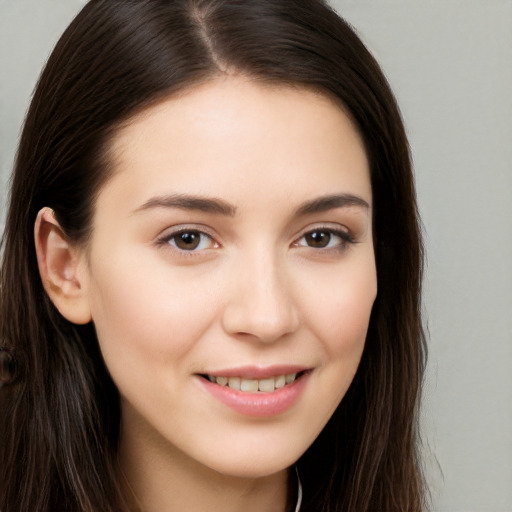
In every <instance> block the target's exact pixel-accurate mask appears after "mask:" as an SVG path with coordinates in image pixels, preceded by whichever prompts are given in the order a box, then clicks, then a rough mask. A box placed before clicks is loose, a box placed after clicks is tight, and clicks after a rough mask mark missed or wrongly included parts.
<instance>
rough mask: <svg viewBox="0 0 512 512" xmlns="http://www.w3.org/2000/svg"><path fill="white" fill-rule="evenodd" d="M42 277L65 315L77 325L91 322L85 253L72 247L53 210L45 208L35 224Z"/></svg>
mask: <svg viewBox="0 0 512 512" xmlns="http://www.w3.org/2000/svg"><path fill="white" fill-rule="evenodd" d="M34 238H35V245H36V254H37V263H38V266H39V274H40V275H41V280H42V282H43V286H44V289H45V290H46V293H47V294H48V296H49V297H50V299H51V301H52V302H53V304H54V305H55V307H56V308H57V309H58V310H59V312H60V313H61V315H62V316H63V317H64V318H66V319H67V320H69V321H70V322H73V323H75V324H86V323H89V322H90V321H91V311H90V308H89V300H88V296H87V286H86V285H87V273H86V268H87V265H86V261H85V255H84V250H83V248H81V247H78V246H77V245H76V244H74V245H73V244H71V243H70V241H69V240H68V239H67V237H66V235H65V234H64V231H63V230H62V229H61V227H60V225H59V223H58V222H57V219H56V218H55V215H54V213H53V210H51V209H50V208H43V209H42V210H41V211H40V212H39V213H38V214H37V218H36V222H35V225H34Z"/></svg>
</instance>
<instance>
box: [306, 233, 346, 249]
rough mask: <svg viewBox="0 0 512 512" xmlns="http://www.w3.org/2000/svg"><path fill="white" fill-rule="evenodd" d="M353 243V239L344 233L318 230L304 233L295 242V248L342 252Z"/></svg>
mask: <svg viewBox="0 0 512 512" xmlns="http://www.w3.org/2000/svg"><path fill="white" fill-rule="evenodd" d="M353 242H354V240H353V238H352V237H351V236H350V235H349V234H348V233H346V232H345V231H341V230H334V229H323V228H322V229H321V228H318V229H313V230H312V231H308V232H307V233H304V235H302V236H301V237H300V239H299V240H298V241H297V246H299V247H310V248H312V249H339V250H343V249H345V247H346V246H347V245H348V244H350V243H353Z"/></svg>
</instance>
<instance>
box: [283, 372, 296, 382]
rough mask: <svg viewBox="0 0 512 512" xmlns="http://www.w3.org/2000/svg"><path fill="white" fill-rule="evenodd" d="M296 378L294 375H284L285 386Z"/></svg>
mask: <svg viewBox="0 0 512 512" xmlns="http://www.w3.org/2000/svg"><path fill="white" fill-rule="evenodd" d="M296 376H297V374H296V373H289V374H288V375H286V376H285V380H286V384H290V383H291V382H293V381H294V380H295V377H296Z"/></svg>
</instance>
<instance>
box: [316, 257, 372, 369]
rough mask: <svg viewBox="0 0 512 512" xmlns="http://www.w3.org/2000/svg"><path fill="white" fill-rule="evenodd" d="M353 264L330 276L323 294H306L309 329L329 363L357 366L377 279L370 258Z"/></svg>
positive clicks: (318, 292) (319, 292)
mask: <svg viewBox="0 0 512 512" xmlns="http://www.w3.org/2000/svg"><path fill="white" fill-rule="evenodd" d="M357 263H358V264H357V265H354V266H347V267H346V268H345V269H342V270H341V271H340V272H332V273H331V274H330V277H329V279H328V280H327V279H326V280H325V282H326V283H328V287H327V291H324V292H323V293H322V292H321V291H320V290H319V289H316V291H315V292H314V293H310V294H309V304H308V308H307V309H308V317H309V319H310V325H311V326H312V328H313V330H314V331H315V334H316V336H317V338H318V339H320V340H322V342H323V347H324V350H325V351H326V355H327V357H328V358H329V359H330V360H333V359H334V360H335V359H336V358H342V359H343V360H344V361H345V362H346V363H348V361H350V359H357V362H358V361H359V357H360V355H361V353H362V350H363V347H364V343H365V339H366V333H367V330H368V323H369V319H370V314H371V311H372V307H373V303H374V301H375V297H376V295H377V278H376V271H375V264H374V259H373V255H371V257H368V258H367V260H366V261H365V260H362V261H358V262H357Z"/></svg>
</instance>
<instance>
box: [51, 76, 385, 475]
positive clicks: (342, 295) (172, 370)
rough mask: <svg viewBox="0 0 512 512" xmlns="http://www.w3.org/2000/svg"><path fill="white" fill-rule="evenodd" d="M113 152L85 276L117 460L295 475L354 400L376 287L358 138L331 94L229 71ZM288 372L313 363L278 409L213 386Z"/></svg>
mask: <svg viewBox="0 0 512 512" xmlns="http://www.w3.org/2000/svg"><path fill="white" fill-rule="evenodd" d="M110 149H111V150H110V157H111V159H112V163H113V165H114V171H115V172H114V175H113V177H112V178H111V179H110V180H109V181H108V182H107V183H106V184H105V185H104V186H103V187H102V189H101V190H100V192H99V195H98V197H97V202H96V204H95V213H94V219H93V226H92V237H91V241H90V244H89V245H88V247H87V249H86V250H83V251H82V253H81V255H80V263H79V265H78V271H77V275H78V276H79V280H80V287H81V290H82V292H81V293H82V295H81V297H82V298H81V299H80V300H81V303H80V304H81V306H80V307H82V308H83V310H86V311H88V312H89V314H90V318H91V319H92V321H93V322H94V325H95V327H96V331H97V335H98V340H99V344H100V347H101V351H102V354H103V357H104V359H105V363H106V365H107V367H108V369H109V372H110V373H111V375H112V378H113V380H114V382H115V384H116V386H117V387H118V389H119V392H120V396H121V408H122V418H123V419H122V441H121V453H122V454H123V453H125V460H127V461H132V463H134V464H135V463H136V464H145V462H144V461H145V457H146V455H142V454H144V453H145V454H151V455H150V456H149V455H148V456H147V457H148V459H151V461H152V464H153V466H156V467H164V466H166V464H168V461H169V460H171V461H175V462H174V463H175V464H181V465H182V467H185V466H186V467H188V468H194V469H193V470H194V471H197V472H198V473H201V472H202V473H203V474H209V473H212V474H214V473H215V474H218V475H224V476H228V477H237V478H239V477H242V478H252V479H254V478H263V477H268V476H269V475H278V474H281V475H282V474H283V472H285V471H286V468H288V467H289V466H291V465H293V464H294V462H296V461H297V459H298V458H299V457H300V456H301V455H302V453H303V452H304V451H305V450H306V449H307V448H308V447H309V446H310V445H311V443H312V442H313V441H314V439H315V438H316V437H317V436H318V434H319V433H320V431H321V430H322V429H323V427H324V426H325V424H326V423H327V421H328V420H329V418H330V417H331V415H332V414H333V412H334V410H335V409H336V407H337V406H338V405H339V403H340V401H341V400H342V398H343V396H344V394H345V392H346V391H347V388H348V386H349V385H350V383H351V381H352V379H353V376H354V374H355V372H356V370H357V367H358V364H359V361H360V358H361V354H362V351H363V348H364V343H365V337H366V332H367V328H368V322H369V317H370V312H371V309H372V305H373V302H374V300H375V297H376V293H377V284H376V283H377V280H376V269H375V259H374V247H373V238H372V223H371V219H372V190H371V185H370V175H369V166H368V160H367V157H366V154H365V150H364V147H363V143H362V140H361V137H360V136H359V134H358V132H357V130H356V129H355V127H354V125H353V123H352V122H351V120H350V119H349V117H348V116H347V115H346V114H345V113H344V112H343V110H342V108H340V106H339V105H338V104H337V103H336V102H335V101H333V100H332V99H330V98H329V97H327V96H326V95H323V94H320V93H316V92H313V91H310V90H305V89H302V88H292V87H288V86H279V85H272V86H270V85H262V84H258V83H256V82H254V81H251V80H248V79H246V78H241V77H228V78H216V79H213V80H211V81H210V82H207V83H205V84H202V85H198V86H195V87H193V88H190V89H189V90H187V91H185V92H183V93H181V94H180V95H179V96H174V97H170V98H168V99H167V100H165V101H162V102H160V103H159V104H157V105H155V106H152V107H151V108H149V109H148V110H146V111H144V112H142V113H141V114H139V115H138V116H137V117H135V118H134V119H132V120H131V122H130V123H129V124H127V125H126V126H125V127H123V128H122V129H121V130H120V131H119V132H118V133H117V134H116V135H115V137H114V139H113V141H112V145H111V148H110ZM57 305H58V304H57ZM85 320H86V319H84V321H85ZM276 365H280V366H282V365H284V366H285V367H286V366H291V367H299V368H304V369H306V370H307V371H306V373H305V374H304V375H305V376H306V378H305V379H304V381H305V384H304V385H303V388H302V389H301V392H300V394H299V395H298V397H297V398H296V399H295V400H294V402H293V403H292V405H291V406H289V407H287V408H286V410H284V411H282V412H279V413H277V414H270V415H264V416H258V415H252V414H247V413H242V412H240V411H237V410H234V409H233V408H231V407H230V406H228V405H226V404H225V403H223V402H222V401H219V400H218V399H217V398H216V397H215V396H214V395H212V394H211V393H210V392H209V391H208V390H207V389H206V387H205V385H204V381H205V379H204V376H206V375H213V376H219V375H221V374H222V372H224V373H229V371H231V370H232V369H235V372H236V368H241V367H243V368H245V367H251V368H256V369H262V368H263V369H265V368H268V367H273V366H276ZM276 377H277V376H276ZM137 447H139V448H137ZM137 450H138V451H137ZM134 461H135V462H134ZM155 461H156V462H155Z"/></svg>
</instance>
